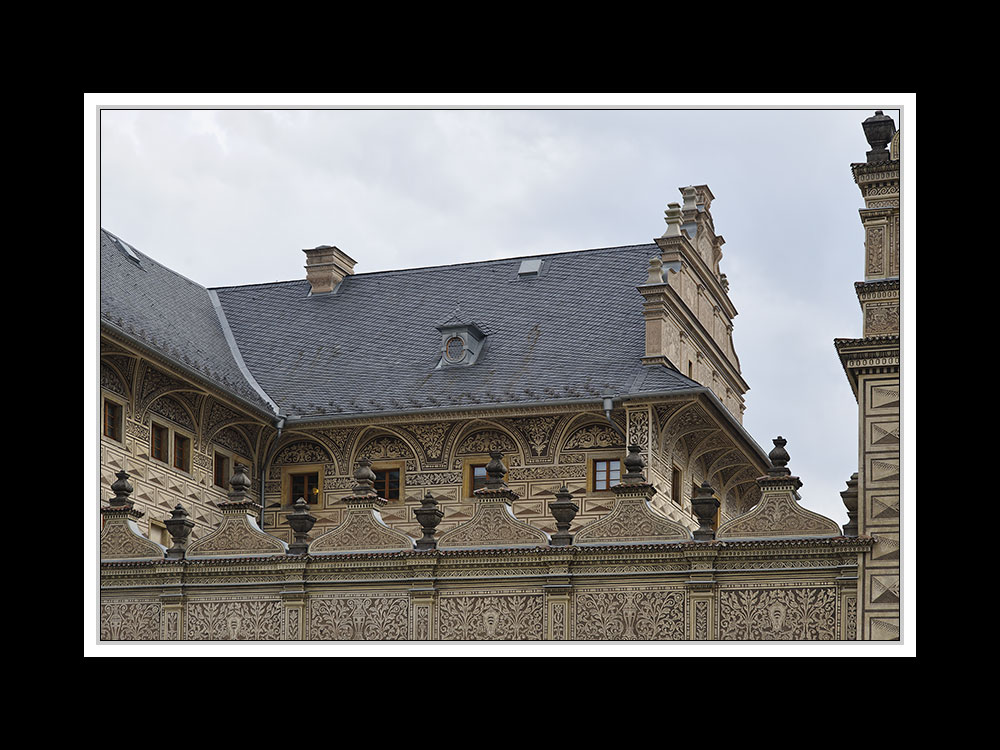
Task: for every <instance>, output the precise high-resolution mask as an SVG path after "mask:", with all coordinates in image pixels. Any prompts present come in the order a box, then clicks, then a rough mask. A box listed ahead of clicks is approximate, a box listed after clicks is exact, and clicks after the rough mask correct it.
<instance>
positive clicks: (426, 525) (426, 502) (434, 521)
mask: <svg viewBox="0 0 1000 750" xmlns="http://www.w3.org/2000/svg"><path fill="white" fill-rule="evenodd" d="M437 506H438V501H437V498H435V497H434V496H433V495H432V494H431V493H430V492H428V493H427V494H426V495H424V497H423V499H421V501H420V507H419V508H417V509H416V510H414V511H413V515H415V516H416V517H417V521H419V522H420V528H421V530H422V531H423V532H424V535H423V537H421V538H420V539H418V540H417V549H436V548H437V541H436V540H435V539H434V531H435V529H436V528H437V526H438V524H439V523H441V519H442V518H444V511H443V510H441V509H440V508H438V507H437Z"/></svg>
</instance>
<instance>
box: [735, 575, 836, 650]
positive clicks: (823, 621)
mask: <svg viewBox="0 0 1000 750" xmlns="http://www.w3.org/2000/svg"><path fill="white" fill-rule="evenodd" d="M719 610H720V612H719V632H720V637H721V638H722V640H735V641H829V640H835V639H836V623H837V595H836V591H835V589H834V588H832V587H830V588H787V589H737V590H723V591H721V592H719Z"/></svg>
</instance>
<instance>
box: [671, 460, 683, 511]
mask: <svg viewBox="0 0 1000 750" xmlns="http://www.w3.org/2000/svg"><path fill="white" fill-rule="evenodd" d="M670 500H671V501H672V502H673V503H674V504H675V505H676V506H677V507H678V508H683V507H684V471H683V470H682V469H681V467H680V466H678V465H677V464H673V466H672V467H671V473H670Z"/></svg>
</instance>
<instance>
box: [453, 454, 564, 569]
mask: <svg viewBox="0 0 1000 750" xmlns="http://www.w3.org/2000/svg"><path fill="white" fill-rule="evenodd" d="M502 457H503V454H502V453H500V451H490V459H491V460H490V462H489V463H488V464H487V465H486V487H484V488H483V489H480V490H476V491H475V493H474V494H475V496H476V501H477V502H476V510H475V513H474V514H473V516H472V518H470V519H469V520H468V521H466V522H465V523H462V524H459V525H458V526H456V527H455V528H453V529H452V530H451V531H447V532H445V533H444V534H442V535H441V538H440V539H439V540H438V545H437V546H438V549H456V548H457V549H470V548H476V547H535V546H539V545H547V544H548V543H549V536H548V534H546V533H545V532H544V531H542V530H541V529H536V528H535V527H534V526H531V525H530V524H527V523H524V522H523V521H518V520H517V518H516V517H515V516H514V512H513V510H511V507H510V504H511V502H513V501H514V500H517V498H518V497H519V495H518V494H517V493H516V492H514V491H513V490H512V489H510V488H509V487H507V485H506V484H504V481H503V476H504V474H506V473H507V467H506V466H504V465H503V463H502V462H501V460H500V459H501V458H502Z"/></svg>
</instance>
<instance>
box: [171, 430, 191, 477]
mask: <svg viewBox="0 0 1000 750" xmlns="http://www.w3.org/2000/svg"><path fill="white" fill-rule="evenodd" d="M190 466H191V441H190V440H188V439H187V438H186V437H184V436H183V435H179V434H178V433H176V432H175V433H174V468H175V469H180V470H181V471H190V470H191V469H190Z"/></svg>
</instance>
